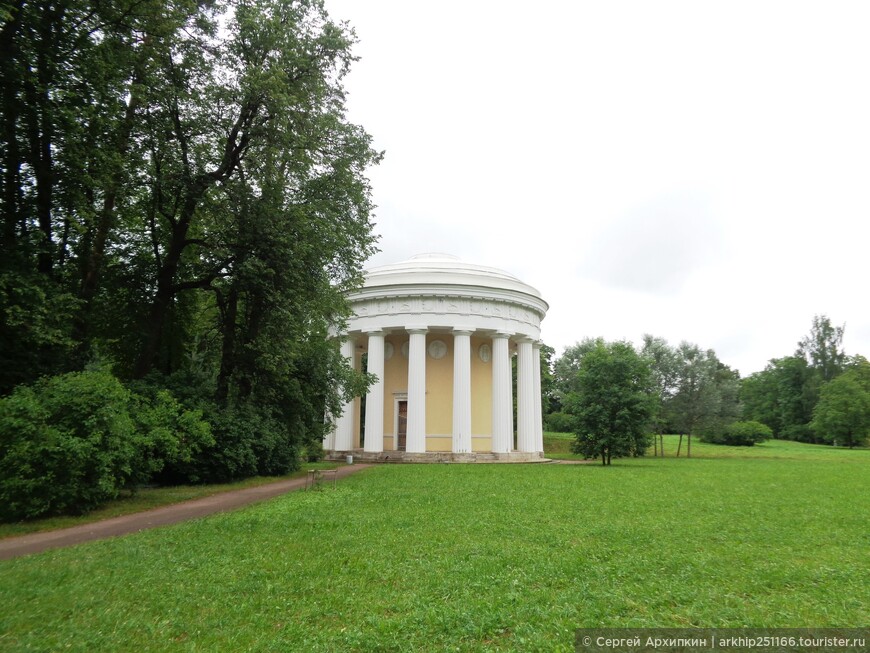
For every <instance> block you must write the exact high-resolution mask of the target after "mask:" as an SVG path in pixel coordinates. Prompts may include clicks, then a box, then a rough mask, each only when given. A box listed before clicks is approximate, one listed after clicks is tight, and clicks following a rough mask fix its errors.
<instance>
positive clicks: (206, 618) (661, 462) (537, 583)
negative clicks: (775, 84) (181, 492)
mask: <svg viewBox="0 0 870 653" xmlns="http://www.w3.org/2000/svg"><path fill="white" fill-rule="evenodd" d="M666 449H668V443H666ZM692 449H693V451H692V453H693V458H692V459H685V458H680V459H676V458H664V459H662V458H647V459H637V460H618V461H614V465H613V466H612V467H610V468H604V467H601V466H600V465H552V464H551V465H541V464H538V465H395V466H386V465H385V466H379V467H375V468H372V469H369V470H365V471H363V472H361V473H360V474H357V475H355V476H353V477H350V478H348V479H345V480H343V481H342V482H341V483H340V484H339V486H338V488H337V489H334V490H333V489H331V488H326V489H323V490H321V491H317V492H307V493H293V494H289V495H287V496H285V497H282V498H280V499H276V500H273V501H269V502H267V503H264V504H260V505H256V506H252V507H250V508H247V509H244V510H240V511H238V512H234V513H230V514H225V515H219V516H214V517H210V518H207V519H203V520H200V521H196V522H191V523H187V524H181V525H178V526H173V527H168V528H163V529H157V530H153V531H147V532H143V533H139V534H137V535H133V536H128V537H125V538H119V539H115V540H109V541H103V542H96V543H93V544H87V545H82V546H78V547H75V548H72V549H65V550H58V551H53V552H47V553H44V554H40V555H36V556H32V557H27V558H21V559H17V560H11V561H6V562H0V605H2V606H3V608H2V610H0V651H15V650H74V651H93V650H99V651H164V650H165V651H230V650H232V651H246V650H256V651H345V650H350V651H375V650H377V651H407V650H420V651H445V650H450V651H479V650H493V651H494V650H502V651H553V650H563V651H571V650H573V631H574V629H575V628H578V627H608V626H711V627H728V626H733V627H740V626H768V627H774V626H783V627H784V626H790V627H794V626H816V627H822V626H841V627H847V626H867V625H868V624H870V554H868V551H870V523H868V511H867V497H868V491H870V451H867V450H859V451H848V450H842V449H831V448H824V447H812V446H809V445H800V444H794V443H780V442H771V443H766V444H765V445H763V446H761V447H753V448H751V449H740V450H732V449H730V448H723V447H713V448H712V449H709V450H707V449H705V447H703V446H701V445H698V446H697V448H696V446H695V444H694V443H693V447H692ZM669 453H670V454H672V452H670V451H669ZM714 456H715V457H714Z"/></svg>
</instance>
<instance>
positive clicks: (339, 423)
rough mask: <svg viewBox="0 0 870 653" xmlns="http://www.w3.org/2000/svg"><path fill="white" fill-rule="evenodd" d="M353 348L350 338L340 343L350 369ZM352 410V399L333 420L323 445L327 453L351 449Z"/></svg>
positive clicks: (353, 363)
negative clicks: (333, 424)
mask: <svg viewBox="0 0 870 653" xmlns="http://www.w3.org/2000/svg"><path fill="white" fill-rule="evenodd" d="M355 346H356V340H355V339H354V338H352V337H350V336H348V337H347V339H345V340H344V341H343V342H342V343H341V355H342V356H344V357H345V359H347V362H348V365H349V366H350V367H355V365H356V356H355V355H354V354H355V351H354V349H355ZM353 409H354V400H353V399H351V400H350V401H348V402H347V403H346V404H344V406H343V408H342V411H341V415H339V416H338V417H337V418H336V420H335V429H334V430H333V432H332V434H331V436H330V438H329V444H328V445H326V444H324V448H325V449H327V450H328V451H350V450H351V449H353Z"/></svg>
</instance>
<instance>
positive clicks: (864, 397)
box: [810, 361, 870, 449]
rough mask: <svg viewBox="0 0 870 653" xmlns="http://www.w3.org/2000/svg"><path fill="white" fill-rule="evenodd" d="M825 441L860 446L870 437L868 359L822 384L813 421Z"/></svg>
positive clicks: (820, 436)
mask: <svg viewBox="0 0 870 653" xmlns="http://www.w3.org/2000/svg"><path fill="white" fill-rule="evenodd" d="M810 426H811V427H812V429H813V430H814V431H815V432H816V435H817V436H818V437H819V439H820V440H822V441H823V442H831V443H832V444H837V445H841V446H846V447H849V448H850V449H851V448H853V447H855V446H861V445H864V444H866V443H867V441H868V438H870V364H868V363H867V362H866V361H864V362H863V364H860V363H859V365H857V366H856V367H853V368H852V369H850V370H848V371H847V372H844V373H843V374H841V375H840V376H838V377H836V378H835V379H834V380H833V381H829V382H828V383H825V384H824V385H823V386H822V391H821V396H820V397H819V402H818V403H817V404H816V407H815V410H813V421H812V423H811V424H810Z"/></svg>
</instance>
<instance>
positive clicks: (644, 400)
mask: <svg viewBox="0 0 870 653" xmlns="http://www.w3.org/2000/svg"><path fill="white" fill-rule="evenodd" d="M579 362H580V365H579V369H578V371H577V378H576V386H575V387H576V390H575V391H574V392H572V393H571V394H569V395H568V397H567V398H566V405H565V407H566V410H567V412H569V413H571V414H573V415H574V416H575V418H576V424H577V426H576V428H577V431H576V439H575V442H574V445H573V448H574V451H575V452H577V453H582V454H583V455H584V456H586V457H589V458H593V457H594V458H601V464H602V465H609V464H610V462H611V460H612V459H613V458H619V457H622V456H631V455H633V456H642V455H643V454H644V453H645V452H646V448H647V446H648V444H649V443H648V441H647V440H648V438H647V435H646V426H647V421H648V419H649V416H650V412H651V410H652V401H653V398H652V393H651V380H650V371H649V366H648V365H647V362H646V361H645V360H644V359H643V358H642V357H641V356H640V355H639V354H638V353H637V352H636V351H635V349H634V347H633V346H632V345H631V344H630V343H627V342H614V343H609V344H608V343H604V342H600V341H599V342H597V343H596V344H595V345H594V346H593V347H591V348H590V349H589V350H588V351H586V352H585V353H584V354H583V355H582V357H580V359H579Z"/></svg>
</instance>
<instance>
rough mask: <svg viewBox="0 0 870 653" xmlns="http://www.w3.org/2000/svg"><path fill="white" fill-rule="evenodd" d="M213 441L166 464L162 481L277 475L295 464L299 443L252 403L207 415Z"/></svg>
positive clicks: (224, 479)
mask: <svg viewBox="0 0 870 653" xmlns="http://www.w3.org/2000/svg"><path fill="white" fill-rule="evenodd" d="M208 421H209V423H210V424H211V431H212V434H213V435H214V442H213V444H212V445H211V446H209V447H207V448H203V449H202V450H201V451H200V452H199V453H198V454H197V455H195V456H192V457H191V459H190V460H187V461H174V462H172V463H169V464H167V465H166V468H165V470H164V471H163V473H161V474H160V475H159V476H158V478H159V479H160V480H161V481H162V482H165V483H226V482H229V481H233V480H237V479H240V478H247V477H249V476H257V475H260V476H280V475H282V474H286V473H288V472H290V471H292V470H293V469H295V468H296V467H297V466H298V460H299V447H298V445H297V444H296V443H295V441H294V440H293V438H292V437H291V435H290V433H289V432H288V429H287V428H286V426H283V425H282V424H281V423H280V422H279V421H278V420H276V419H275V418H273V417H271V416H269V415H268V414H264V412H262V411H259V410H257V409H256V408H254V407H238V408H230V409H224V410H220V409H217V408H215V409H214V410H213V411H212V412H211V413H210V414H209V416H208Z"/></svg>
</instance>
